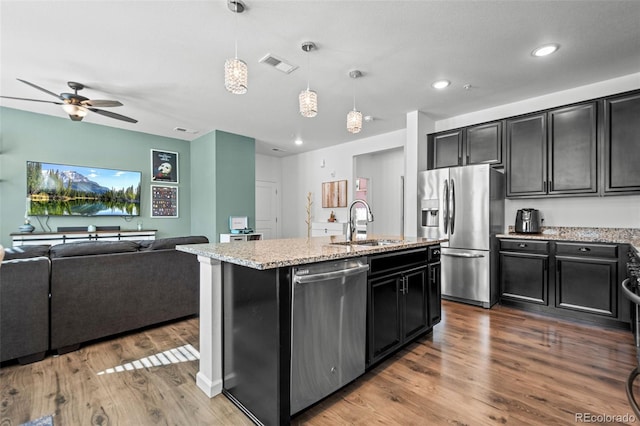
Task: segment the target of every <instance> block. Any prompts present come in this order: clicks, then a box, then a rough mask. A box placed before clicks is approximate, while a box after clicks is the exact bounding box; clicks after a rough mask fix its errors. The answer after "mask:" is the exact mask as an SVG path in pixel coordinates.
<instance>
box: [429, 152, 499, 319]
mask: <svg viewBox="0 0 640 426" xmlns="http://www.w3.org/2000/svg"><path fill="white" fill-rule="evenodd" d="M504 191H505V183H504V174H503V173H501V172H499V171H498V170H495V169H493V168H491V167H490V166H489V165H488V164H480V165H474V166H462V167H451V168H446V169H435V170H428V171H425V172H420V173H419V174H418V236H419V237H428V238H438V239H447V240H448V242H445V243H442V253H441V258H440V263H441V268H442V275H441V280H442V281H441V282H442V297H443V298H445V299H449V300H455V301H459V302H466V303H471V304H474V305H480V306H483V307H485V308H490V307H491V306H492V305H493V304H494V303H496V302H497V301H498V297H499V282H498V276H497V274H498V247H497V244H498V243H497V239H496V237H495V235H496V234H500V233H502V232H504Z"/></svg>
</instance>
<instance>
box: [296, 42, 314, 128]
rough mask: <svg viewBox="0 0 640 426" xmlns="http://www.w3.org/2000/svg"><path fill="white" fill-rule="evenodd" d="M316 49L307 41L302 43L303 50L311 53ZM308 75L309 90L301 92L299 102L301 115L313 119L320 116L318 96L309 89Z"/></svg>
mask: <svg viewBox="0 0 640 426" xmlns="http://www.w3.org/2000/svg"><path fill="white" fill-rule="evenodd" d="M315 49H316V45H315V43H313V42H312V41H305V42H304V43H302V50H304V51H305V52H307V53H309V52H311V51H312V50H315ZM308 59H309V58H308V57H307V73H308V74H310V67H309V62H310V61H309V60H308ZM308 74H307V88H306V89H305V90H303V91H302V92H300V95H299V96H298V102H299V103H300V114H302V116H303V117H307V118H312V117H315V116H316V115H318V94H317V93H316V92H315V91H313V90H310V89H309V76H308Z"/></svg>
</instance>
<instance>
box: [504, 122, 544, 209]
mask: <svg viewBox="0 0 640 426" xmlns="http://www.w3.org/2000/svg"><path fill="white" fill-rule="evenodd" d="M506 175H507V197H512V196H516V195H518V196H522V195H529V196H531V195H538V196H539V195H545V194H546V193H547V115H546V114H534V115H527V116H524V117H519V118H512V119H509V120H507V170H506Z"/></svg>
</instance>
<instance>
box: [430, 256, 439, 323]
mask: <svg viewBox="0 0 640 426" xmlns="http://www.w3.org/2000/svg"><path fill="white" fill-rule="evenodd" d="M428 279H429V326H431V327H433V326H434V325H435V324H437V323H439V322H440V320H441V319H442V303H441V300H442V291H441V288H440V282H441V280H440V262H438V263H433V264H430V265H429V274H428Z"/></svg>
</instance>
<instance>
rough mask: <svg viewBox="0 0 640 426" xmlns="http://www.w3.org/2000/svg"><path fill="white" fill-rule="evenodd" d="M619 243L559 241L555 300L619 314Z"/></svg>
mask: <svg viewBox="0 0 640 426" xmlns="http://www.w3.org/2000/svg"><path fill="white" fill-rule="evenodd" d="M617 249H618V247H617V246H615V245H604V244H597V245H596V244H577V243H556V271H555V272H556V303H555V306H556V307H557V308H560V309H569V310H572V311H577V312H584V313H588V314H592V315H603V316H607V317H616V316H617V307H618V286H619V282H618V253H617V251H618V250H617Z"/></svg>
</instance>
